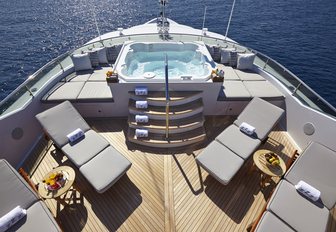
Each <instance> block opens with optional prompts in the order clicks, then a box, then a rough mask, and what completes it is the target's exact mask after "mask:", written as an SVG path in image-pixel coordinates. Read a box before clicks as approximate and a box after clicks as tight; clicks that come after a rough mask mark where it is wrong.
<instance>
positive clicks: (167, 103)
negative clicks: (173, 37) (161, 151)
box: [165, 54, 170, 139]
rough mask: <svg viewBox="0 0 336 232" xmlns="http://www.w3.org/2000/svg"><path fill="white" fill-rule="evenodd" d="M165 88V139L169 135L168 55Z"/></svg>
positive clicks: (166, 58)
mask: <svg viewBox="0 0 336 232" xmlns="http://www.w3.org/2000/svg"><path fill="white" fill-rule="evenodd" d="M165 90H166V139H168V137H169V101H170V97H169V87H168V57H167V54H166V56H165Z"/></svg>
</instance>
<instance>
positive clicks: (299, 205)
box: [267, 180, 329, 232]
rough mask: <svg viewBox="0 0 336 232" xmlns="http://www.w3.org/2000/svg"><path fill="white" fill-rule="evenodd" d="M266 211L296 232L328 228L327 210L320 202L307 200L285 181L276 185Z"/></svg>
mask: <svg viewBox="0 0 336 232" xmlns="http://www.w3.org/2000/svg"><path fill="white" fill-rule="evenodd" d="M267 210H268V211H270V212H272V213H273V214H275V215H276V216H277V217H279V218H280V219H281V220H283V221H285V222H286V223H287V224H288V225H290V226H291V227H292V228H293V229H294V230H296V231H314V232H317V231H326V229H327V226H328V220H329V210H328V208H327V207H325V206H324V205H323V204H322V203H321V202H320V201H319V202H312V201H310V200H308V199H307V198H305V197H304V196H302V195H301V194H300V193H299V192H298V191H296V189H295V187H294V186H293V185H292V184H290V183H289V182H287V181H286V180H282V181H280V183H279V184H278V186H277V188H276V189H275V191H274V193H273V195H272V197H271V199H270V201H269V203H268V205H267Z"/></svg>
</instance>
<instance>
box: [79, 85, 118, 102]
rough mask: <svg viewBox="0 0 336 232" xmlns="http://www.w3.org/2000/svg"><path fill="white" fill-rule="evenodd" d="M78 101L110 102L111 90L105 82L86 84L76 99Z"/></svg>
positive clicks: (111, 98)
mask: <svg viewBox="0 0 336 232" xmlns="http://www.w3.org/2000/svg"><path fill="white" fill-rule="evenodd" d="M77 100H78V101H85V100H86V101H89V100H94V101H97V100H107V101H112V100H113V97H112V90H111V88H110V86H109V85H108V84H107V82H106V81H105V82H86V83H85V85H84V87H83V89H82V91H81V92H80V93H79V95H78V97H77Z"/></svg>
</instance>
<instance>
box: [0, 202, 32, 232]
mask: <svg viewBox="0 0 336 232" xmlns="http://www.w3.org/2000/svg"><path fill="white" fill-rule="evenodd" d="M26 215H27V210H25V209H22V208H21V206H16V207H15V208H14V209H12V210H11V211H9V212H8V213H7V214H5V215H4V216H2V217H1V218H0V232H3V231H6V230H8V229H9V228H10V227H11V226H13V225H14V224H15V223H17V222H18V221H20V220H21V219H22V218H23V217H24V216H26Z"/></svg>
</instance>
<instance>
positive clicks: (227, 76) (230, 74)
mask: <svg viewBox="0 0 336 232" xmlns="http://www.w3.org/2000/svg"><path fill="white" fill-rule="evenodd" d="M218 67H219V68H220V69H223V70H224V81H226V80H235V81H240V79H239V76H238V75H237V74H236V72H235V71H234V69H233V68H232V67H230V66H224V65H218Z"/></svg>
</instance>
